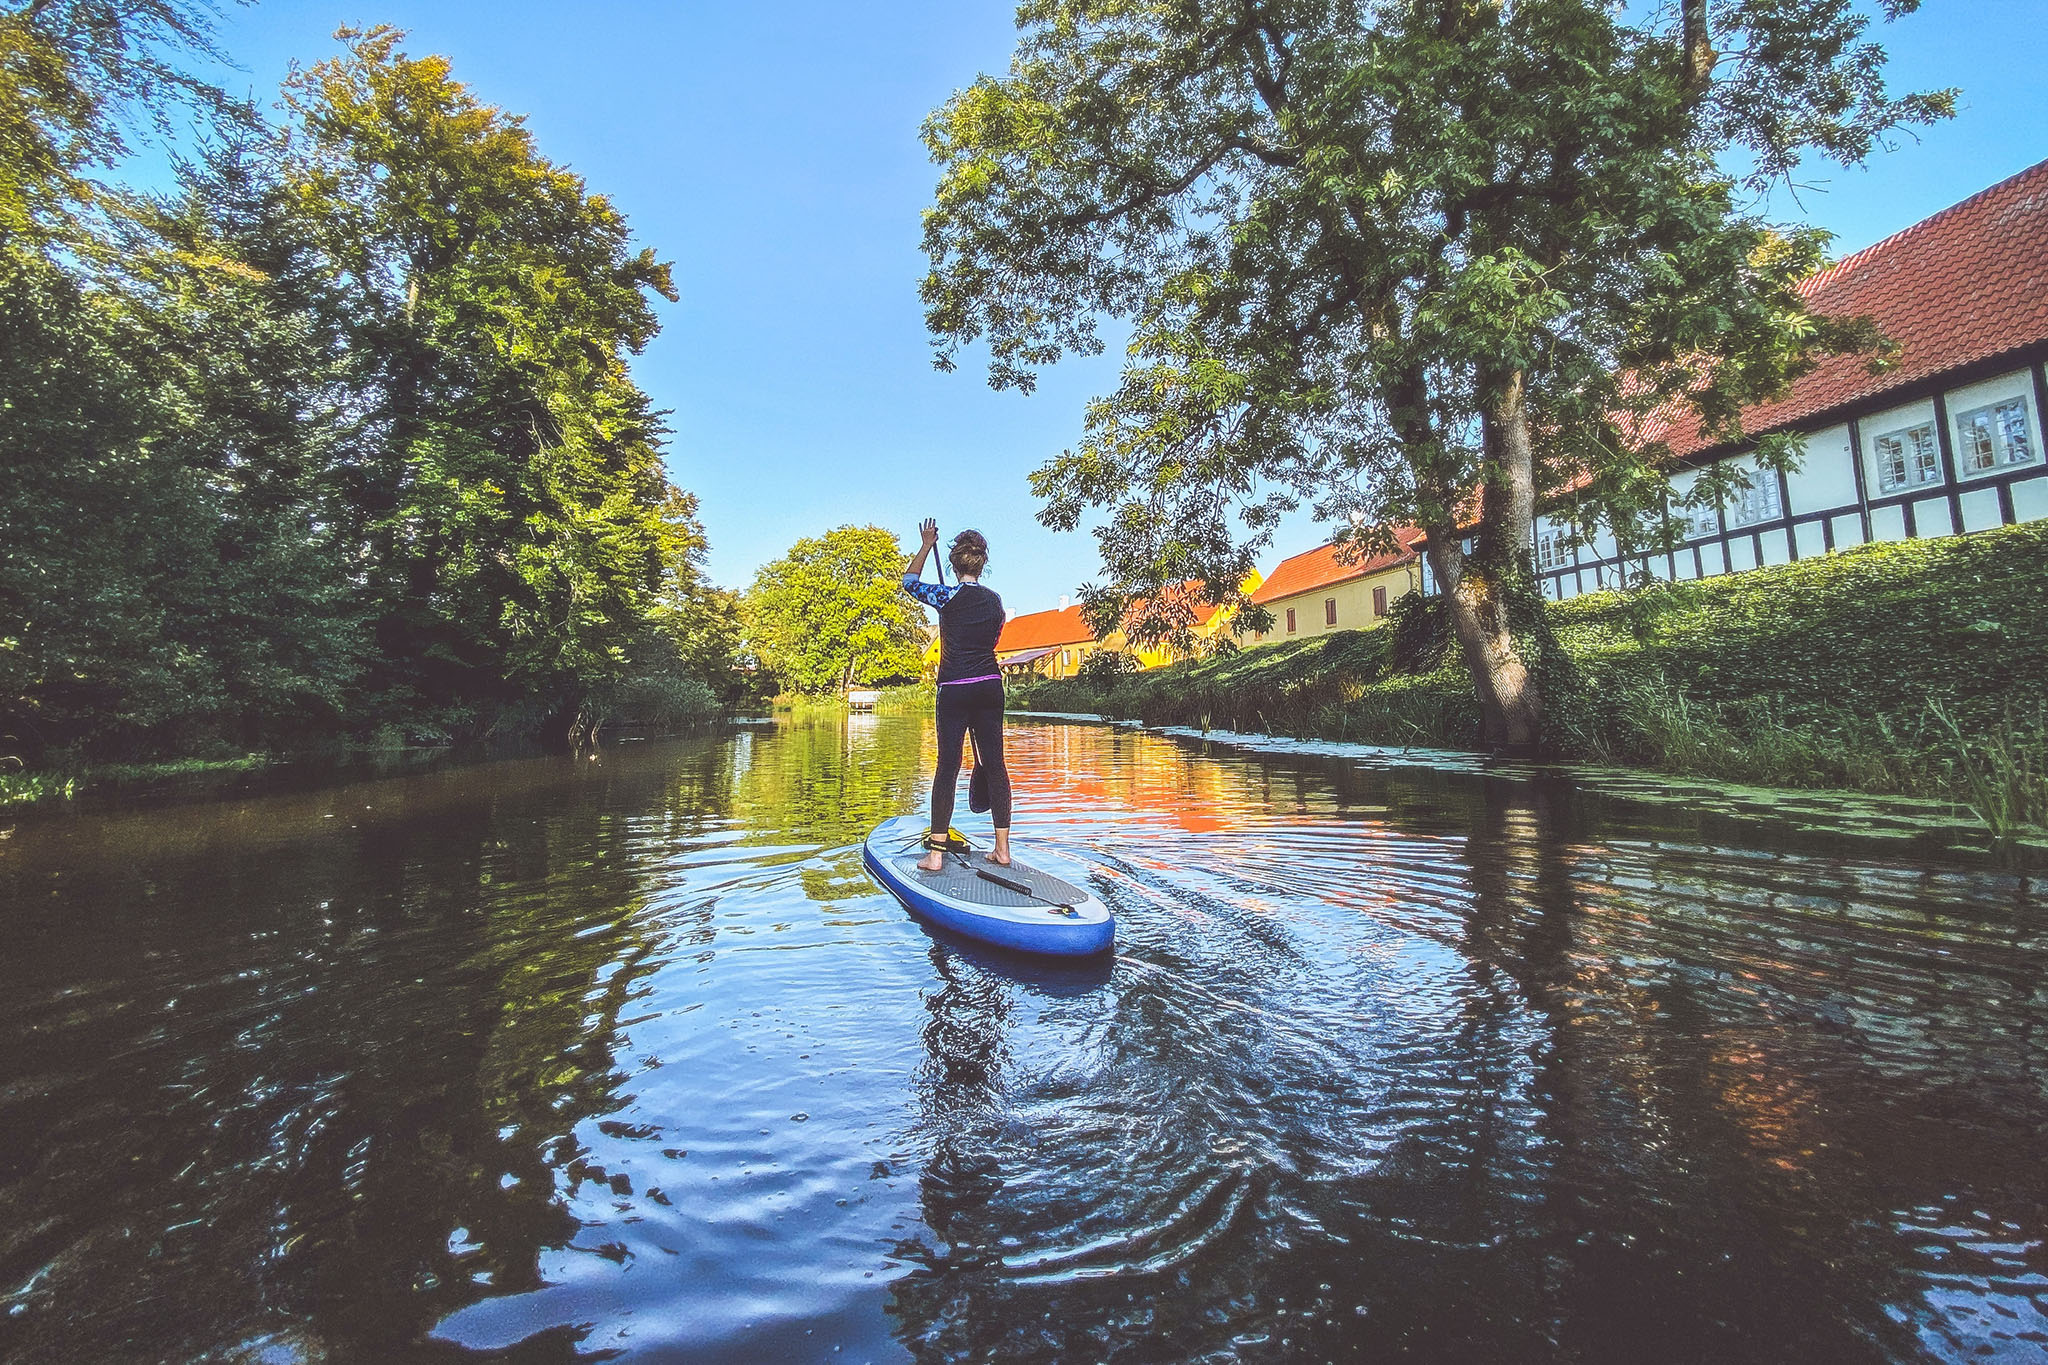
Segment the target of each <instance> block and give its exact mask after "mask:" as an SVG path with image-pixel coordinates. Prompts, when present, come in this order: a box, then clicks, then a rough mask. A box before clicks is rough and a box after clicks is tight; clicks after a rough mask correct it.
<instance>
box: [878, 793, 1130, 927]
mask: <svg viewBox="0 0 2048 1365" xmlns="http://www.w3.org/2000/svg"><path fill="white" fill-rule="evenodd" d="M924 835H925V822H924V821H923V820H922V819H920V818H919V817H917V816H914V815H898V816H892V817H891V818H889V819H887V820H884V821H883V822H882V823H881V824H879V825H877V826H875V831H874V833H872V834H870V835H868V838H867V843H866V844H864V845H863V846H862V848H861V861H862V862H864V863H866V864H867V868H868V871H869V872H870V873H872V874H873V876H874V878H875V880H876V881H878V882H880V883H881V884H882V885H883V886H884V887H886V888H887V889H888V890H889V892H890V893H891V894H892V895H894V896H895V897H896V899H897V900H900V901H902V902H903V904H904V905H905V906H907V907H909V909H910V911H911V913H913V914H916V915H920V916H922V917H923V918H925V919H928V920H930V921H931V922H932V923H934V924H936V925H939V926H940V927H941V928H945V929H950V930H952V931H953V932H954V933H956V934H962V935H965V936H966V937H968V938H972V939H979V940H980V941H981V942H983V943H993V944H995V945H996V946H997V947H999V948H1013V949H1016V950H1018V951H1019V952H1026V953H1051V954H1054V955H1056V956H1059V957H1085V956H1087V955H1088V954H1090V953H1099V952H1103V951H1105V950H1107V949H1108V948H1109V946H1110V945H1111V944H1112V943H1114V942H1115V941H1116V921H1115V919H1113V918H1112V917H1111V916H1110V913H1109V907H1108V906H1106V905H1104V904H1103V903H1102V902H1101V901H1100V900H1097V899H1096V898H1095V896H1093V895H1092V894H1090V893H1089V892H1088V891H1087V890H1086V889H1085V888H1083V887H1079V886H1076V885H1075V884H1074V883H1072V882H1071V881H1067V880H1065V879H1063V878H1061V877H1058V876H1055V875H1054V874H1053V873H1051V872H1048V871H1046V870H1045V869H1044V868H1041V867H1032V866H1030V865H1029V864H1027V863H1026V862H1024V860H1023V859H1021V858H1012V860H1011V862H1010V865H1009V866H1008V867H1004V866H1003V865H1002V864H1000V863H992V862H990V861H989V860H988V853H987V850H985V849H982V848H976V849H974V850H972V851H971V852H966V853H948V854H947V855H946V866H945V870H944V871H941V872H926V871H924V870H923V869H922V868H920V867H918V865H917V860H918V859H919V858H922V857H923V856H924V852H925V850H924Z"/></svg>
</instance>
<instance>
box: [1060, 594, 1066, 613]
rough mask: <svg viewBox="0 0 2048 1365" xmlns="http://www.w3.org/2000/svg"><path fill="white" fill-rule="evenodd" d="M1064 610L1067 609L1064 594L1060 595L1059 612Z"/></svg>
mask: <svg viewBox="0 0 2048 1365" xmlns="http://www.w3.org/2000/svg"><path fill="white" fill-rule="evenodd" d="M1066 609H1067V595H1066V594H1065V593H1061V594H1060V610H1061V611H1065V610H1066Z"/></svg>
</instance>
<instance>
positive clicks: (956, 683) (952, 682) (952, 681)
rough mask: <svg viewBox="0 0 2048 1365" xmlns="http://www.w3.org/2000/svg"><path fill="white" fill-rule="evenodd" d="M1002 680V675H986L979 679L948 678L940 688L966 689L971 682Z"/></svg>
mask: <svg viewBox="0 0 2048 1365" xmlns="http://www.w3.org/2000/svg"><path fill="white" fill-rule="evenodd" d="M1002 680H1003V675H1002V674H1000V673H984V674H982V675H981V676H980V677H978V678H948V679H946V681H944V682H942V683H940V684H939V686H941V687H965V686H966V685H967V684H968V683H971V682H1001V681H1002Z"/></svg>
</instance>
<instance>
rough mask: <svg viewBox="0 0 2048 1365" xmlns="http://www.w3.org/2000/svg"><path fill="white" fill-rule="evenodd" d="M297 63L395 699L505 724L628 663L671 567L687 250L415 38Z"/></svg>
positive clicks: (405, 707) (608, 679) (453, 716)
mask: <svg viewBox="0 0 2048 1365" xmlns="http://www.w3.org/2000/svg"><path fill="white" fill-rule="evenodd" d="M340 36H341V38H342V39H343V40H344V42H345V43H346V44H347V52H346V54H345V55H344V56H342V57H340V58H337V59H335V60H332V61H327V62H322V63H320V64H318V65H316V66H314V67H312V68H310V69H308V70H306V71H304V72H302V73H299V74H298V75H296V76H294V78H293V79H292V80H291V82H290V83H289V85H288V87H287V94H286V98H287V102H288V104H289V105H290V107H291V108H292V110H293V111H294V112H295V114H296V115H297V116H298V119H299V128H298V130H297V131H296V133H295V135H294V142H293V146H292V153H291V156H290V157H289V159H288V162H287V175H288V177H289V180H290V183H291V185H292V187H293V189H294V190H295V192H296V193H297V194H298V196H299V198H300V201H301V203H302V205H303V208H304V211H305V212H306V213H307V215H308V216H309V217H310V218H311V220H312V221H313V222H314V223H315V225H316V232H317V236H318V240H319V242H320V246H321V249H322V251H323V253H324V254H325V256H326V257H327V259H328V261H329V263H330V266H331V268H332V269H333V270H334V271H335V272H336V273H337V275H338V277H339V278H340V280H341V281H342V282H343V283H344V285H345V293H346V296H347V299H348V308H349V311H348V314H347V317H346V327H347V341H348V349H349V353H350V355H351V356H352V357H353V359H354V363H355V366H356V372H355V374H354V376H353V383H354V385H355V393H356V395H357V401H358V404H359V407H360V415H359V416H358V418H357V419H356V420H357V422H358V423H359V427H360V433H361V440H360V445H359V447H358V450H357V452H356V453H355V455H354V457H353V458H352V460H351V462H350V463H349V464H348V465H347V466H346V468H345V470H344V472H345V474H346V476H347V480H348V484H347V487H346V488H345V490H344V491H345V495H346V496H345V501H346V505H347V506H348V507H350V508H351V509H353V518H354V520H353V524H352V526H351V528H350V530H351V533H352V534H353V535H354V537H355V538H356V539H357V540H358V541H359V542H360V543H361V544H362V545H363V546H364V577H365V580H366V581H365V587H366V589H367V591H368V593H369V595H370V598H371V600H372V602H373V604H374V615H375V623H374V630H375V640H376V645H377V651H376V658H375V660H374V662H373V666H372V668H371V670H370V673H369V675H368V677H367V678H366V680H365V687H366V691H367V693H368V695H369V699H370V705H371V706H372V708H373V710H377V711H381V712H383V713H384V714H386V715H389V716H392V717H405V716H412V715H419V714H426V715H431V716H436V717H438V718H439V720H440V723H441V724H442V725H443V726H445V727H447V728H449V729H452V730H455V731H462V730H465V729H472V730H475V729H482V728H485V727H486V726H488V725H489V724H490V723H491V721H492V718H493V712H494V710H496V709H497V708H500V707H503V706H506V705H509V704H514V703H522V702H526V701H529V700H532V699H539V700H541V701H543V702H545V703H547V704H549V705H550V706H553V707H556V708H558V709H559V710H560V711H561V712H562V713H563V714H564V715H567V716H574V715H576V714H577V713H578V712H579V711H580V709H581V698H582V697H583V696H585V695H586V694H588V693H589V692H590V690H591V689H594V688H602V687H606V686H609V685H611V684H613V683H615V682H616V681H617V680H618V679H619V678H620V677H621V676H622V675H623V674H624V672H625V671H627V670H628V669H629V668H630V667H631V660H630V658H629V653H630V651H631V649H632V648H633V646H634V644H635V641H636V640H637V638H638V636H639V634H640V632H641V630H642V627H643V625H644V624H645V622H646V621H647V620H648V619H649V617H650V615H651V614H652V612H653V611H654V609H655V607H656V605H657V602H658V600H659V598H660V595H661V594H662V592H663V591H664V589H665V575H666V574H667V573H668V572H669V571H670V570H671V569H672V567H673V564H674V554H673V545H672V541H673V537H674V534H675V526H674V524H673V523H672V522H671V521H669V520H668V519H666V518H665V516H664V512H663V507H664V503H665V500H666V498H667V497H668V494H669V489H670V486H669V484H668V482H667V479H666V477H665V475H664V473H663V470H662V465H661V459H660V444H661V441H662V438H663V436H664V431H663V428H662V424H661V420H660V417H659V415H658V414H656V413H655V412H654V411H653V409H652V407H651V405H650V404H649V403H648V401H647V398H646V396H645V395H644V394H643V393H642V392H641V391H640V390H639V388H638V387H636V386H635V384H634V383H633V381H632V378H631V376H630V375H629V373H628V370H627V361H628V358H629V357H630V356H631V355H633V354H635V353H637V352H638V351H639V350H640V349H641V348H642V347H644V346H645V345H646V344H647V342H648V341H649V340H650V339H651V338H652V337H653V336H654V334H655V331H656V329H657V324H656V321H655V317H654V312H653V308H652V305H651V302H650V299H649V297H648V296H649V295H660V296H662V297H664V298H669V299H674V298H675V297H676V294H675V289H674V286H673V284H672V283H671V282H670V278H669V270H668V267H667V266H666V265H664V264H662V263H660V262H658V261H657V260H656V259H655V257H654V254H653V253H652V252H651V251H647V250H640V251H637V252H636V251H634V250H632V248H631V245H630V241H629V234H628V231H627V227H626V223H625V220H624V219H623V218H621V217H620V215H619V214H618V212H617V211H616V210H615V209H614V208H613V207H612V206H611V205H610V203H608V202H607V201H606V200H605V199H604V198H603V197H602V196H599V195H594V194H591V193H589V192H588V190H587V188H586V187H585V185H584V183H583V181H582V179H581V178H580V177H578V176H576V175H574V174H572V173H570V172H568V171H566V170H564V169H562V168H561V167H559V166H557V165H555V164H553V163H552V162H549V161H548V160H547V159H545V158H544V157H542V156H541V155H540V154H539V152H538V151H537V150H536V149H535V147H534V145H533V140H532V138H531V136H530V135H529V134H528V133H527V131H526V129H525V128H524V127H523V126H522V121H521V120H520V119H519V118H517V117H515V116H511V115H507V114H505V113H503V112H502V111H500V110H497V109H494V108H491V107H489V106H487V105H484V104H482V103H481V102H479V101H478V100H477V99H476V98H475V97H474V96H473V95H472V94H471V93H470V92H469V91H468V90H467V89H466V88H465V87H463V86H462V84H461V83H460V82H458V81H456V80H455V79H454V78H453V77H452V76H451V75H450V72H449V65H448V62H447V61H446V60H445V59H443V58H440V57H424V58H412V57H409V56H407V55H406V54H405V53H404V52H403V51H402V50H401V49H400V46H399V44H400V42H401V39H402V35H401V34H399V33H398V32H396V31H394V30H391V29H386V28H377V29H371V30H369V31H366V32H356V31H351V30H343V31H342V33H341V34H340Z"/></svg>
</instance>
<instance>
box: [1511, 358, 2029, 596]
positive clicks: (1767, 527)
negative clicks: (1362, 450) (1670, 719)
mask: <svg viewBox="0 0 2048 1365" xmlns="http://www.w3.org/2000/svg"><path fill="white" fill-rule="evenodd" d="M2044 411H2048V372H2044V370H2043V360H2042V357H2041V355H2040V354H2039V353H2037V354H2036V355H2035V356H2034V357H2033V359H2032V360H2031V361H2030V362H2028V363H2018V362H2015V361H2011V360H2008V361H2006V362H2005V363H2004V364H2002V365H1991V366H1980V367H1976V368H1975V369H1974V370H1970V371H1963V372H1959V373H1956V374H1952V375H1948V376H1944V377H1942V378H1941V379H1938V380H1936V381H1933V382H1930V383H1928V384H1925V385H1921V386H1918V387H1917V388H1916V389H1915V390H1913V391H1907V392H1904V393H1900V394H1896V395H1888V396H1887V397H1886V398H1885V399H1883V400H1880V402H1879V403H1878V404H1875V405H1871V406H1870V407H1868V408H1866V409H1865V410H1864V411H1862V412H1850V413H1837V414H1833V415H1832V420H1829V421H1826V422H1824V423H1822V424H1817V425H1816V426H1815V427H1814V428H1813V429H1812V430H1811V431H1809V432H1806V433H1804V436H1805V454H1804V456H1803V458H1802V459H1801V461H1800V465H1799V468H1797V469H1795V470H1793V471H1791V472H1789V473H1784V474H1780V473H1778V472H1777V471H1775V470H1769V469H1764V468H1761V467H1760V466H1759V465H1758V464H1757V463H1756V459H1755V456H1754V455H1753V454H1750V453H1747V452H1740V451H1738V452H1733V453H1730V454H1727V455H1724V456H1721V457H1720V459H1718V460H1710V461H1707V462H1705V463H1697V464H1694V465H1692V466H1690V467H1687V468H1683V469H1679V470H1676V471H1674V472H1673V473H1672V475H1671V477H1670V483H1671V493H1672V511H1673V514H1674V515H1675V516H1676V517H1677V518H1678V521H1679V525H1680V531H1679V536H1678V543H1677V544H1676V545H1675V546H1674V547H1673V548H1672V549H1671V550H1670V551H1668V552H1664V553H1659V554H1653V555H1647V556H1637V557H1635V558H1633V559H1631V560H1630V561H1629V562H1628V564H1627V566H1626V567H1627V569H1628V576H1629V578H1630V579H1631V580H1632V581H1633V580H1638V579H1641V578H1644V577H1648V578H1653V579H1675V580H1678V581H1681V582H1683V581H1685V580H1688V579H1694V578H1711V577H1713V576H1714V575H1716V574H1724V573H1741V572H1744V571H1745V570H1748V569H1754V568H1760V567H1763V566H1765V565H1770V564H1786V563H1790V562H1792V561H1793V560H1798V559H1813V558H1816V557H1818V556H1820V555H1824V554H1827V553H1829V552H1831V551H1834V550H1841V549H1847V548H1848V547H1850V546H1852V545H1862V544H1866V543H1868V542H1870V541H1878V540H1911V539H1915V538H1925V537H1929V536H1947V535H1955V534H1957V533H1958V532H1969V531H1984V530H1989V529H1991V528H1992V527H1995V526H2011V525H2014V524H2016V523H2019V522H2023V521H2035V520H2039V519H2042V518H2048V460H2044V458H2043V440H2042V435H2043V428H2042V414H2043V412H2044ZM1731 460H1732V461H1735V462H1736V463H1737V464H1738V465H1740V466H1741V467H1742V468H1743V469H1744V471H1745V472H1747V473H1748V474H1749V475H1750V487H1749V490H1748V491H1747V492H1745V493H1740V494H1738V495H1736V496H1734V497H1732V498H1730V499H1729V500H1727V501H1726V502H1724V503H1722V504H1720V505H1718V506H1713V507H1704V508H1688V507H1684V506H1682V505H1680V504H1681V503H1682V501H1683V499H1684V498H1685V496H1686V495H1687V494H1688V493H1690V492H1691V491H1692V487H1693V485H1694V483H1695V482H1696V481H1697V480H1698V479H1699V478H1700V476H1701V474H1702V473H1703V472H1705V471H1706V470H1707V469H1709V468H1713V467H1715V466H1716V465H1719V464H1724V463H1726V462H1728V461H1731ZM1533 549H1534V552H1535V563H1536V575H1537V579H1538V581H1539V582H1540V583H1541V584H1542V586H1543V591H1544V595H1545V596H1547V597H1549V598H1551V599H1552V600H1562V599H1564V598H1567V597H1576V596H1578V595H1579V594H1580V593H1587V592H1596V591H1599V590H1600V589H1602V588H1611V587H1615V586H1617V585H1618V583H1619V582H1620V571H1621V569H1622V568H1623V564H1622V561H1621V559H1620V557H1619V552H1618V547H1617V546H1616V544H1615V540H1614V536H1613V533H1612V532H1611V531H1610V530H1609V529H1608V528H1605V527H1600V528H1598V529H1596V531H1595V533H1594V534H1593V536H1592V537H1591V538H1590V539H1589V540H1588V542H1587V543H1585V544H1575V543H1574V537H1573V533H1572V530H1571V527H1570V526H1569V525H1568V523H1567V522H1566V520H1565V519H1564V518H1563V517H1561V516H1551V515H1545V516H1540V517H1538V518H1537V521H1536V527H1535V531H1534V545H1533Z"/></svg>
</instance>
